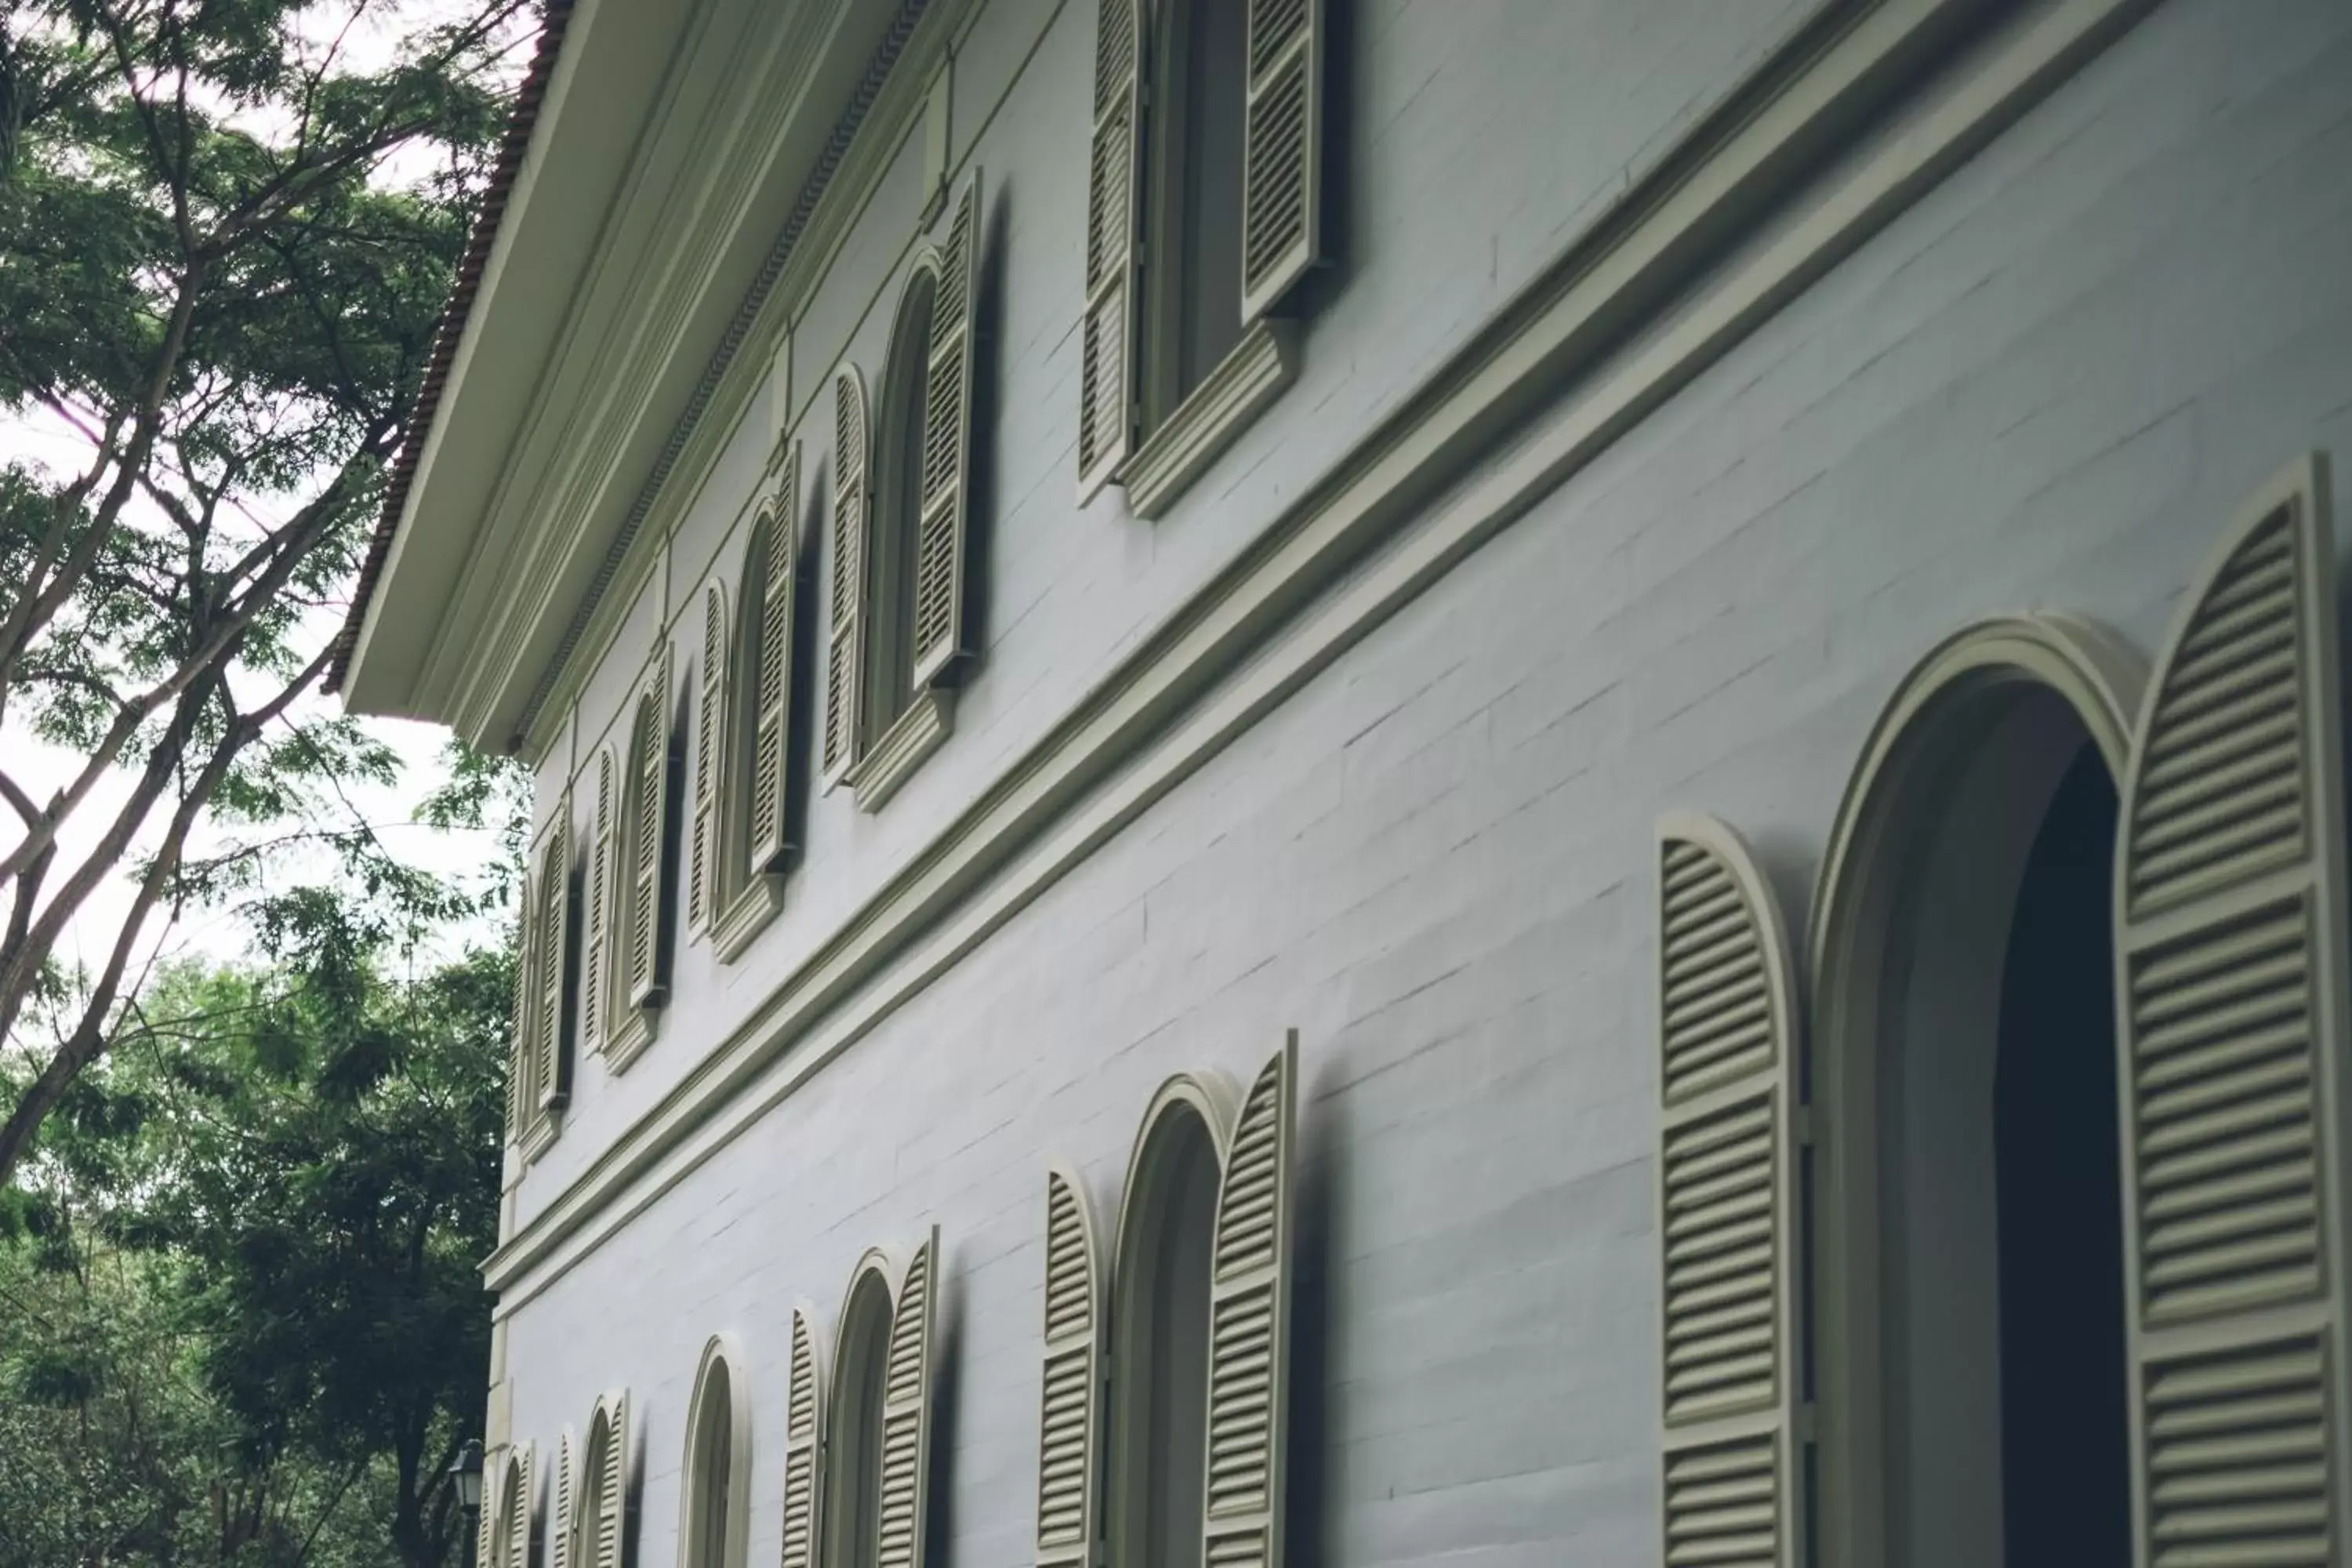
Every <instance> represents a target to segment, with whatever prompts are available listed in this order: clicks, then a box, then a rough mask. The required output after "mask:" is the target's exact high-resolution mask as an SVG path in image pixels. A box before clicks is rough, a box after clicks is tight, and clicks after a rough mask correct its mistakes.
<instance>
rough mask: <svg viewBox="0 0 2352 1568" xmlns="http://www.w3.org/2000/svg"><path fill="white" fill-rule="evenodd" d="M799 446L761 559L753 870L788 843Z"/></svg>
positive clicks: (770, 865)
mask: <svg viewBox="0 0 2352 1568" xmlns="http://www.w3.org/2000/svg"><path fill="white" fill-rule="evenodd" d="M800 490H801V449H800V444H799V443H798V442H794V443H793V447H792V450H791V452H790V453H789V454H788V455H787V456H786V457H785V458H784V471H783V475H782V478H781V479H779V480H778V481H777V486H776V510H775V514H774V515H773V516H772V517H771V518H770V519H769V520H768V531H767V537H766V539H765V540H764V541H763V542H764V544H765V545H766V559H765V560H764V561H762V562H761V563H759V564H760V567H761V577H760V631H759V637H760V664H759V669H760V674H759V687H758V690H757V693H756V697H757V704H758V706H757V709H756V710H755V713H754V716H753V718H752V721H751V870H752V871H753V873H755V874H757V873H759V872H762V871H781V870H782V869H783V868H784V856H785V853H786V851H787V850H788V849H790V848H791V846H790V845H789V844H788V843H787V842H786V838H787V837H788V836H787V835H786V833H785V830H784V817H785V807H786V805H787V802H786V800H785V796H784V744H785V739H786V735H785V731H786V720H787V718H788V717H789V716H788V714H787V713H786V711H785V709H786V706H787V704H788V703H789V702H790V700H791V683H792V649H793V530H794V528H795V526H796V524H797V522H798V521H799V517H800V506H799V501H800Z"/></svg>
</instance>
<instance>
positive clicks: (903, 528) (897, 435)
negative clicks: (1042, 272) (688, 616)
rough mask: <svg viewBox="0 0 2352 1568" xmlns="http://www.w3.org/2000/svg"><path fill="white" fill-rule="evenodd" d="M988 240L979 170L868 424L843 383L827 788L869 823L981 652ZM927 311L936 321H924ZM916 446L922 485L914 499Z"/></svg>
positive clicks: (954, 211)
mask: <svg viewBox="0 0 2352 1568" xmlns="http://www.w3.org/2000/svg"><path fill="white" fill-rule="evenodd" d="M980 229H981V225H980V184H979V174H978V171H976V170H975V171H971V172H968V173H967V174H964V176H963V177H962V178H961V180H960V181H959V182H958V184H957V185H956V188H955V191H954V193H953V195H951V197H950V200H949V201H948V202H947V204H946V206H945V210H944V214H943V216H941V217H940V222H939V226H938V227H937V228H935V229H934V231H933V233H932V234H931V236H930V237H929V238H927V239H926V240H925V241H924V243H922V244H921V245H919V246H918V247H916V250H915V252H914V254H913V256H912V257H911V258H909V259H908V263H907V267H906V270H905V272H904V274H903V275H902V277H901V279H900V280H899V285H898V290H897V292H896V295H895V299H896V301H897V302H896V304H895V305H894V307H893V309H892V312H891V328H890V340H889V343H888V346H887V351H886V357H885V359H884V373H883V382H882V385H881V387H880V389H879V395H878V397H877V406H876V407H875V408H874V409H873V410H872V411H871V414H870V416H869V411H868V409H867V406H866V392H865V384H864V381H863V378H862V377H860V376H859V374H858V373H857V371H856V367H855V366H854V365H849V364H844V365H842V366H841V367H839V368H838V369H837V370H836V371H835V374H834V405H835V444H834V463H833V474H834V510H835V529H834V541H833V548H832V554H833V559H834V567H833V573H832V577H833V603H832V605H831V606H830V614H831V616H832V622H833V636H832V637H831V638H830V667H829V668H828V671H827V677H826V684H827V691H828V697H827V712H826V719H825V734H824V778H825V787H826V788H827V789H831V788H833V787H835V785H838V784H844V783H846V784H850V785H851V786H852V787H853V789H854V790H855V791H856V799H857V804H858V805H859V807H860V808H861V809H863V810H866V811H878V810H880V809H881V807H882V806H883V805H884V804H885V803H886V802H887V801H888V800H889V798H890V797H891V795H894V794H896V793H897V791H898V788H899V786H900V785H902V784H904V783H905V782H906V781H907V779H908V777H909V776H910V775H911V774H912V773H913V772H914V771H915V769H916V768H917V767H919V765H920V764H921V763H922V762H923V760H924V759H925V758H926V757H928V756H929V755H930V754H931V752H934V751H936V750H937V749H938V748H939V746H940V743H941V742H944V741H945V740H946V739H947V737H948V735H949V733H950V731H951V730H952V729H953V726H954V717H955V693H956V690H957V689H958V687H960V686H961V684H962V682H963V681H964V680H965V679H968V677H969V672H970V666H971V662H972V659H973V658H974V657H975V656H976V654H977V653H978V640H977V624H976V616H975V613H974V605H973V598H974V593H973V588H974V584H975V579H976V575H977V574H976V573H975V571H974V569H973V564H972V542H971V541H972V530H971V488H972V487H971V447H972V407H973V401H974V392H973V364H974V362H975V360H976V358H977V354H976V352H975V351H976V347H977V338H978V332H977V327H976V321H975V312H974V307H975V303H976V300H977V297H978V294H979V263H980V247H981V232H980ZM923 300H929V313H928V315H925V316H921V317H919V318H918V316H917V315H916V313H915V307H916V306H917V304H918V303H919V302H920V301H923ZM918 329H919V335H918ZM913 443H919V452H918V453H916V454H915V456H916V461H915V463H914V464H913V465H912V466H913V468H915V470H916V475H917V477H916V480H915V483H914V484H913V485H912V487H911V493H907V492H908V490H909V487H908V484H907V482H906V481H907V478H908V475H907V468H908V464H907V463H906V462H905V461H904V458H905V456H906V448H907V447H908V445H909V444H913ZM901 575H903V578H904V581H903V583H900V582H896V581H892V579H894V578H898V577H900V576H901Z"/></svg>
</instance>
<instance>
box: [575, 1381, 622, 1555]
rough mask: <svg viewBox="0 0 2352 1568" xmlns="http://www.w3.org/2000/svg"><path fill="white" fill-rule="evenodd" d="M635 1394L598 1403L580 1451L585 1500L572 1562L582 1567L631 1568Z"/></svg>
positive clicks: (618, 1393) (618, 1392) (578, 1513)
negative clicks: (632, 1401)
mask: <svg viewBox="0 0 2352 1568" xmlns="http://www.w3.org/2000/svg"><path fill="white" fill-rule="evenodd" d="M629 1421H630V1410H629V1393H628V1390H626V1389H625V1388H624V1389H614V1390H612V1391H611V1392H609V1393H607V1394H604V1395H603V1396H602V1397H600V1398H599V1399H598V1400H597V1401H596V1405H595V1408H594V1409H593V1411H592V1412H591V1413H590V1415H589V1417H588V1435H587V1436H586V1438H585V1439H583V1442H582V1444H581V1448H580V1476H579V1480H578V1490H577V1491H576V1492H575V1493H574V1495H575V1496H576V1497H577V1498H578V1499H579V1501H578V1503H577V1504H576V1505H575V1506H574V1509H573V1511H572V1530H571V1537H570V1544H571V1551H572V1563H575V1564H577V1565H578V1568H629V1563H630V1560H631V1552H630V1550H629V1548H630V1546H631V1544H632V1542H633V1539H634V1537H635V1533H636V1522H637V1510H636V1500H635V1496H634V1495H633V1494H632V1492H631V1487H632V1484H633V1480H634V1478H633V1477H632V1476H631V1473H630V1463H631V1460H632V1458H634V1456H633V1455H632V1453H631V1449H632V1447H634V1444H633V1441H632V1438H633V1434H632V1433H631V1431H630V1427H629Z"/></svg>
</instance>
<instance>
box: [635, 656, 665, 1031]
mask: <svg viewBox="0 0 2352 1568" xmlns="http://www.w3.org/2000/svg"><path fill="white" fill-rule="evenodd" d="M667 695H668V693H667V689H666V683H665V682H663V681H662V680H661V678H660V676H659V675H658V674H657V675H656V679H655V683H654V684H652V685H650V686H648V687H647V688H646V692H645V695H644V696H643V697H641V698H640V699H639V700H638V701H637V718H636V723H635V726H634V727H633V728H632V729H631V731H629V753H630V754H629V773H630V783H629V805H630V809H631V811H632V812H633V813H634V814H635V815H634V820H633V821H632V822H631V823H630V825H629V862H630V864H629V948H628V957H629V1005H631V1006H632V1007H639V1008H644V1007H658V1006H660V1005H661V1004H662V999H663V996H664V994H665V992H666V990H667V986H666V984H665V983H666V982H667V978H668V977H667V975H665V974H664V973H662V967H663V966H662V962H661V961H662V951H661V950H662V934H663V933H662V898H661V894H662V875H661V873H662V839H663V837H664V835H663V833H662V827H663V817H664V814H665V808H666V806H667V801H668V795H669V789H668V784H669V737H668V735H667V733H665V731H666V729H667V726H666V725H664V723H663V722H662V719H663V713H662V710H663V707H664V706H665V701H664V700H665V699H666V698H667Z"/></svg>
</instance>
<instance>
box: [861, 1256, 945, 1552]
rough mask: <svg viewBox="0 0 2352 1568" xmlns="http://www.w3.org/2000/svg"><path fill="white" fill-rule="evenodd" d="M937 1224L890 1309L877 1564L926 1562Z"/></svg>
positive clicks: (915, 1257)
mask: <svg viewBox="0 0 2352 1568" xmlns="http://www.w3.org/2000/svg"><path fill="white" fill-rule="evenodd" d="M939 1259H940V1232H939V1227H938V1226H932V1227H931V1234H930V1236H929V1238H927V1239H926V1240H925V1241H924V1243H923V1245H922V1246H920V1247H917V1248H916V1249H915V1256H914V1258H912V1259H911V1260H909V1261H908V1265H907V1272H906V1274H905V1276H904V1277H903V1278H902V1279H900V1280H899V1284H898V1300H896V1301H895V1302H893V1303H892V1305H891V1309H890V1359H889V1363H888V1365H887V1368H886V1369H885V1371H884V1373H883V1385H882V1484H881V1489H880V1495H879V1498H878V1499H877V1503H878V1507H877V1514H878V1519H877V1525H878V1527H879V1531H880V1536H881V1539H880V1541H879V1542H878V1543H877V1548H876V1552H875V1557H874V1561H875V1563H876V1564H877V1568H923V1518H924V1510H925V1505H926V1498H927V1495H928V1493H929V1479H930V1477H929V1472H930V1448H931V1345H932V1343H933V1339H932V1332H931V1330H932V1325H933V1322H934V1321H935V1320H936V1319H937V1317H938V1311H937V1310H936V1309H937V1304H938V1300H939V1279H938V1272H939Z"/></svg>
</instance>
